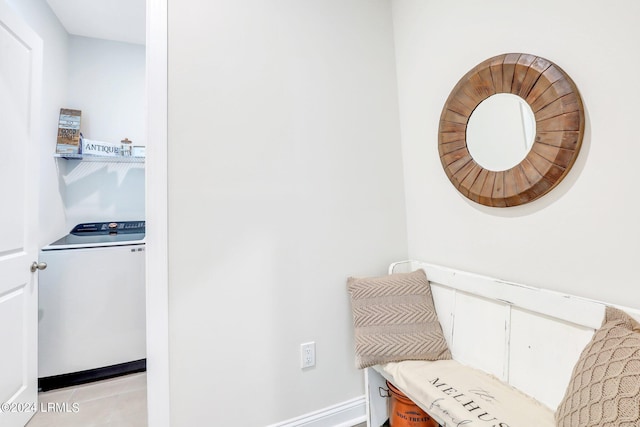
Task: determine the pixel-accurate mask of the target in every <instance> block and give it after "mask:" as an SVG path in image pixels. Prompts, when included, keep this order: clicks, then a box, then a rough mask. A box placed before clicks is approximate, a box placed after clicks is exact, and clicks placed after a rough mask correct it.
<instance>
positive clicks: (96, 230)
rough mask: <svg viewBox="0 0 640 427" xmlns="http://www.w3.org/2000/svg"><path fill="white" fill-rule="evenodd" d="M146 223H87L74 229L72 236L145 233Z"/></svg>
mask: <svg viewBox="0 0 640 427" xmlns="http://www.w3.org/2000/svg"><path fill="white" fill-rule="evenodd" d="M144 232H145V221H120V222H115V221H111V222H86V223H82V224H78V225H76V226H75V227H73V230H71V234H75V235H76V236H77V235H99V234H125V233H126V234H129V233H144Z"/></svg>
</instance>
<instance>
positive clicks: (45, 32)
mask: <svg viewBox="0 0 640 427" xmlns="http://www.w3.org/2000/svg"><path fill="white" fill-rule="evenodd" d="M3 1H6V2H7V3H8V4H9V5H10V6H11V7H12V8H13V9H14V10H16V11H17V12H18V14H20V16H21V17H22V19H24V20H25V21H26V22H27V23H28V24H29V25H30V26H31V28H33V30H34V31H36V32H37V33H38V35H39V36H40V37H41V38H42V40H43V52H44V58H43V59H44V60H43V84H42V91H43V102H42V111H41V116H40V122H41V126H42V132H41V135H42V140H41V141H40V142H39V145H40V157H39V164H40V181H39V182H40V200H39V201H40V209H39V210H40V233H39V237H38V244H39V246H43V245H45V244H48V243H51V242H52V241H54V240H55V239H57V238H58V237H60V236H61V235H62V234H64V232H65V231H67V229H66V228H67V227H66V221H65V213H64V187H63V186H61V185H60V182H59V179H58V171H57V164H56V160H55V159H54V158H53V153H54V152H55V149H56V135H57V132H58V115H59V111H60V106H61V105H64V103H65V102H66V97H67V77H68V76H67V71H68V69H67V62H68V48H69V47H68V44H69V42H68V34H67V32H66V31H65V29H64V28H63V27H62V25H61V24H60V21H58V18H57V17H56V16H55V15H54V13H53V12H52V11H51V9H50V8H49V5H48V4H47V3H46V1H45V0H3Z"/></svg>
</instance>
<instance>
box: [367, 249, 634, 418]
mask: <svg viewBox="0 0 640 427" xmlns="http://www.w3.org/2000/svg"><path fill="white" fill-rule="evenodd" d="M417 269H423V270H424V271H425V273H426V275H427V279H428V280H429V282H430V284H431V289H432V293H433V298H434V303H435V306H436V311H437V313H438V318H439V320H440V323H441V325H442V329H443V332H444V335H445V338H446V340H447V343H448V344H449V348H450V350H451V353H452V355H453V359H454V360H453V361H437V362H426V361H425V362H422V361H407V362H399V363H392V364H386V365H378V366H374V367H371V368H367V369H365V383H366V395H367V408H368V413H367V417H368V426H370V427H379V426H381V425H382V424H383V423H384V422H385V421H386V420H387V419H388V417H389V416H388V413H387V404H388V403H387V398H386V397H384V396H383V393H381V389H386V380H387V379H388V380H390V381H391V382H392V383H393V384H394V385H395V386H396V387H397V388H399V389H400V390H401V391H402V392H403V393H404V394H406V395H407V396H408V397H409V398H412V400H414V402H415V403H416V404H418V405H419V406H421V407H422V409H424V410H426V411H427V412H429V413H430V415H431V416H432V417H433V418H434V419H435V420H436V421H438V422H439V423H440V424H441V425H443V426H446V427H449V426H457V425H466V426H467V427H474V426H476V425H477V426H480V425H484V426H488V427H493V426H494V425H495V426H496V427H500V426H501V424H500V422H501V421H500V419H499V417H493V416H492V415H493V413H492V412H491V411H492V409H491V408H493V407H494V406H492V405H509V406H511V405H512V403H513V402H514V401H519V403H522V404H524V405H525V406H527V405H529V404H531V405H529V407H528V408H526V410H528V411H529V410H531V411H534V412H535V416H532V417H530V418H529V421H528V422H526V424H523V423H520V424H518V425H513V424H509V423H508V422H504V424H502V426H509V427H527V426H532V427H533V426H535V427H540V426H546V425H550V426H552V425H555V424H554V423H553V414H554V411H555V409H556V408H557V406H558V404H559V403H560V401H561V400H562V398H563V396H564V393H565V390H566V388H567V384H568V382H569V379H570V377H571V373H572V370H573V367H574V365H575V364H576V362H577V360H578V358H579V356H580V353H581V352H582V350H583V349H584V347H585V346H586V345H587V343H588V342H589V340H590V339H591V337H592V336H593V332H594V331H595V330H596V329H598V328H599V327H600V326H601V324H602V320H603V318H604V311H605V306H606V305H607V304H605V303H603V302H598V301H593V300H588V299H585V298H581V297H577V296H571V295H564V294H560V293H557V292H553V291H549V290H544V289H539V288H534V287H531V286H525V285H521V284H517V283H509V282H506V281H503V280H500V279H495V278H490V277H486V276H481V275H477V274H473V273H468V272H463V271H459V270H454V269H451V268H447V267H442V266H438V265H433V264H428V263H424V262H418V261H403V262H399V263H394V264H392V265H391V266H390V268H389V273H399V272H409V271H414V270H417ZM617 307H618V308H620V309H622V310H624V311H625V312H627V313H628V314H629V315H631V316H632V317H634V318H635V319H636V320H640V310H638V309H635V308H629V307H621V306H617ZM442 372H444V373H445V375H444V376H441V375H439V374H438V373H442ZM447 372H451V373H455V372H458V373H459V374H460V377H473V378H476V379H477V381H480V382H482V381H488V382H493V383H494V384H493V385H495V386H497V387H498V388H500V387H502V388H503V390H501V391H499V392H500V393H502V392H505V393H509V394H511V396H512V397H514V398H515V400H513V399H511V398H509V399H506V400H508V402H506V403H505V402H499V401H497V400H498V399H495V398H494V396H486V395H485V396H482V391H480V392H479V393H477V394H476V395H474V396H469V393H468V390H462V387H459V388H460V390H458V389H456V388H455V387H456V386H455V385H452V384H446V381H445V377H446V375H448V374H446V373H447ZM419 376H422V378H417V377H419ZM474 381H475V380H474ZM424 384H427V385H428V386H429V387H427V388H428V389H427V390H425V387H424ZM443 384H444V385H443ZM514 389H515V390H514ZM445 390H446V392H445ZM518 391H520V392H522V393H519V392H518ZM465 393H466V396H463V395H464V394H465ZM445 395H447V396H448V397H449V398H451V397H452V396H457V397H458V398H457V399H456V400H458V401H459V403H458V406H462V405H464V403H467V402H468V401H470V400H471V398H474V399H475V401H474V403H472V404H470V405H467V406H466V409H467V412H468V416H467V417H466V418H464V417H461V416H460V412H458V414H457V415H456V414H455V413H452V412H451V411H449V410H448V409H447V408H446V407H440V406H441V404H442V403H444V402H445V400H444V399H442V398H443V397H446V396H445ZM530 398H533V399H530ZM465 399H466V400H465ZM534 399H535V400H534ZM449 400H451V399H449ZM503 400H504V399H503ZM475 407H479V408H478V409H474V408H475ZM463 408H464V407H463ZM487 408H489V409H487ZM470 409H471V410H470ZM502 409H507V413H508V410H509V409H510V408H502ZM511 410H520V409H518V408H511ZM485 412H487V415H484V416H483V417H481V419H480V420H478V417H477V415H480V414H483V413H485ZM463 413H464V412H463ZM482 418H484V420H489V419H490V418H495V420H494V422H493V423H491V422H484V421H483V420H482ZM481 421H482V422H481Z"/></svg>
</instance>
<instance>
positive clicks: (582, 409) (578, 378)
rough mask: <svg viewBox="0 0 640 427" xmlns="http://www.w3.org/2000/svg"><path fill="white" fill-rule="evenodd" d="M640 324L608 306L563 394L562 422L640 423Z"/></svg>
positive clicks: (570, 425) (572, 425) (582, 425)
mask: <svg viewBox="0 0 640 427" xmlns="http://www.w3.org/2000/svg"><path fill="white" fill-rule="evenodd" d="M638 332H640V325H639V324H638V323H637V322H636V321H635V320H633V319H632V318H631V317H629V315H628V314H626V313H625V312H623V311H620V310H617V309H615V308H611V307H607V310H606V313H605V318H604V321H603V323H602V326H601V327H600V329H598V330H597V331H596V332H595V333H594V335H593V338H592V339H591V342H589V344H588V345H587V346H586V347H585V349H584V350H583V351H582V354H581V355H580V359H579V360H578V363H577V364H576V366H575V367H574V369H573V374H572V376H571V380H570V381H569V386H568V387H567V391H566V393H565V396H564V399H563V400H562V402H560V406H559V407H558V410H557V411H556V424H557V425H558V427H588V426H599V427H603V426H604V427H614V426H616V427H622V426H625V427H627V426H628V427H638V426H640V333H638Z"/></svg>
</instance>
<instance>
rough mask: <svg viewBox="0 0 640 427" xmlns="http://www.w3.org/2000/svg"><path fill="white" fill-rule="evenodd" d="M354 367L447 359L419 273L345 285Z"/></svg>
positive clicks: (428, 290) (357, 280)
mask: <svg viewBox="0 0 640 427" xmlns="http://www.w3.org/2000/svg"><path fill="white" fill-rule="evenodd" d="M347 288H348V290H349V294H350V296H351V309H352V313H353V325H354V328H355V333H354V335H355V343H356V367H358V368H360V369H362V368H366V367H367V366H373V365H377V364H380V363H386V362H398V361H401V360H443V359H451V353H450V352H449V348H448V346H447V342H446V341H445V339H444V335H443V334H442V328H441V326H440V322H438V316H437V315H436V310H435V308H434V305H433V297H432V295H431V287H430V286H429V282H428V281H427V277H426V275H425V274H424V271H422V270H418V271H414V272H413V273H402V274H392V275H390V276H383V277H372V278H353V277H350V278H349V279H348V281H347Z"/></svg>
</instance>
